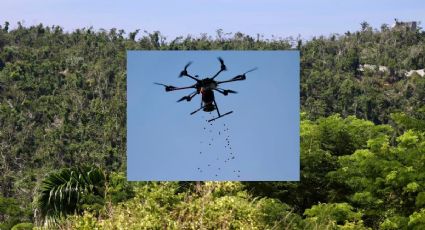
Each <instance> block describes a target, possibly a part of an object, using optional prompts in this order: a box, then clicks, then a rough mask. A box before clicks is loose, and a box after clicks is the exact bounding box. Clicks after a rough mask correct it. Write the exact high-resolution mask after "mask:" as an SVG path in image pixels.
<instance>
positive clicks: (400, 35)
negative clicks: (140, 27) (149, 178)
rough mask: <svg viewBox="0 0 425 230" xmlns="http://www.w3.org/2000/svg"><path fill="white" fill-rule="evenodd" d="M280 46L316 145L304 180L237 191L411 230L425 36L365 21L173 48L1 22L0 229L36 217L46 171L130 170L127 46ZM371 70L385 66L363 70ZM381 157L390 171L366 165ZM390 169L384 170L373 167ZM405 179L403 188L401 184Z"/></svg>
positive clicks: (189, 40) (194, 40)
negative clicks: (294, 61) (302, 34)
mask: <svg viewBox="0 0 425 230" xmlns="http://www.w3.org/2000/svg"><path fill="white" fill-rule="evenodd" d="M281 49H299V50H301V106H302V111H303V115H302V116H303V119H304V120H303V122H304V127H308V129H309V131H306V130H304V131H303V132H305V133H304V134H302V135H304V137H302V138H304V139H305V138H309V139H308V140H309V142H305V140H304V139H302V143H304V144H303V146H302V148H301V151H302V153H301V158H302V180H301V182H298V183H247V184H243V188H242V190H240V191H246V192H248V194H250V195H252V196H264V197H268V198H270V199H277V200H278V201H279V202H282V204H284V205H289V206H288V207H289V209H285V210H288V211H289V210H290V212H291V213H292V212H294V214H296V215H299V217H300V218H302V217H303V215H306V216H309V215H319V214H320V215H321V212H322V211H323V212H325V210H323V209H326V210H333V208H330V207H333V206H326V205H323V204H322V205H318V203H319V202H321V203H326V204H328V203H329V205H331V204H332V203H334V202H335V203H336V205H340V204H343V205H342V206H341V205H340V206H338V207H342V209H344V210H345V209H348V210H351V211H350V212H355V213H357V212H358V213H360V214H355V215H354V214H353V215H354V217H353V218H351V217H350V218H351V219H342V220H338V221H336V222H335V223H336V224H344V221H346V220H349V221H351V222H353V221H354V222H355V223H360V222H359V221H363V222H364V223H363V222H362V223H361V225H365V226H371V227H375V228H377V227H379V226H381V225H382V224H383V223H384V222H385V221H386V222H385V223H387V224H388V226H390V225H391V226H407V224H408V222H409V220H410V219H409V218H410V216H411V215H413V214H414V213H420V212H422V213H423V211H420V210H422V209H420V208H421V207H423V206H422V205H423V204H422V203H423V202H422V201H418V205H416V199H422V198H418V197H419V194H422V193H421V192H423V191H424V190H423V188H424V187H423V186H425V184H423V182H421V181H420V179H421V178H420V177H414V178H413V177H412V178H410V176H404V175H410V174H409V172H410V171H409V172H405V171H402V170H414V171H411V172H416V173H417V174H419V172H423V171H425V170H423V168H421V167H423V166H421V165H417V164H415V163H418V162H419V160H416V161H415V159H417V158H415V157H419V158H418V159H421V155H414V154H419V153H424V150H423V145H424V144H423V131H424V129H422V128H423V127H424V120H425V114H424V104H425V77H421V76H419V75H418V74H413V75H412V76H410V77H407V76H406V75H405V72H406V71H409V70H415V69H423V68H424V66H425V33H424V32H421V31H420V30H416V31H412V30H410V29H409V28H397V29H391V28H388V27H387V26H385V25H383V26H382V28H380V30H376V29H373V28H371V27H370V26H368V25H367V24H366V23H363V24H362V28H361V29H360V30H359V31H356V32H347V33H345V34H344V35H331V36H329V37H317V38H313V39H312V40H310V41H304V42H303V41H301V40H299V39H291V38H288V39H280V38H279V39H263V38H262V37H261V36H257V37H255V38H254V37H251V36H248V35H244V34H242V33H235V34H225V33H224V32H223V31H221V30H218V31H217V34H216V35H215V36H213V37H212V36H208V35H205V34H204V35H201V36H198V37H194V36H186V37H178V38H175V39H173V40H170V41H168V40H167V39H166V38H165V37H164V36H162V35H161V33H160V32H153V33H140V31H134V32H131V33H128V35H127V34H126V33H125V32H124V31H123V30H117V29H111V30H108V31H106V30H93V29H92V28H84V29H77V30H74V31H72V32H65V31H64V30H63V28H61V27H59V26H50V27H49V26H43V25H41V24H40V25H37V26H30V27H24V26H23V25H22V24H18V26H17V28H16V29H13V30H12V29H10V28H9V25H8V23H5V24H4V25H3V26H1V27H0V127H1V131H0V222H1V223H2V224H3V226H2V225H0V228H8V227H11V226H13V225H14V224H16V223H18V222H34V217H33V216H34V215H33V211H34V207H33V205H32V203H34V200H35V194H36V193H37V190H36V188H37V186H39V185H40V181H41V180H42V179H43V178H44V177H45V175H47V174H48V173H50V172H55V170H57V169H60V168H68V167H71V166H78V165H82V164H86V163H90V164H94V165H97V166H98V167H100V168H103V169H104V170H105V172H124V171H125V168H126V166H125V162H126V103H125V100H126V72H125V67H126V59H125V57H126V50H281ZM365 64H368V65H375V66H385V67H386V69H385V71H380V70H379V68H377V69H372V68H371V69H367V68H363V69H361V68H360V67H361V66H364V65H365ZM336 113H338V114H340V116H338V115H334V114H336ZM391 114H393V115H392V116H391ZM350 115H353V116H355V117H357V118H361V119H364V120H369V121H372V123H371V122H366V121H364V120H358V119H356V118H354V117H349V116H350ZM345 118H346V119H345ZM351 123H353V124H351ZM380 124H390V125H391V127H390V126H385V125H384V126H380ZM309 125H310V126H309ZM357 125H359V127H357ZM421 127H422V128H421ZM408 130H414V131H408ZM309 132H311V133H309ZM350 132H354V133H350ZM404 140H406V141H407V142H403V141H404ZM409 141H410V142H409ZM305 143H308V144H305ZM371 143H372V144H371ZM373 143H375V144H373ZM383 146H384V147H383ZM385 146H387V147H385ZM412 146H416V147H415V148H416V149H414V150H411V149H409V148H411V147H412ZM421 146H422V147H421ZM412 148H413V147H412ZM380 151H381V152H380ZM397 151H401V152H402V151H407V152H409V151H410V152H412V153H411V154H410V153H401V152H398V153H397V154H396V153H395V152H397ZM389 153H392V154H389ZM400 155H401V156H405V155H409V156H410V158H407V159H403V158H400ZM371 156H373V157H371ZM379 157H381V158H382V159H381V160H382V161H383V162H381V163H382V164H378V165H368V164H377V162H379V161H378V160H379V159H377V158H379ZM387 158H388V159H387ZM362 160H363V161H362ZM356 161H358V164H352V162H356ZM388 162H390V163H388ZM384 163H385V164H384ZM413 164H415V165H413ZM367 165H368V166H370V168H369V167H366V166H367ZM382 165H388V167H387V168H378V169H376V167H378V166H382ZM356 167H357V168H356ZM382 167H383V166H382ZM392 168H393V169H392ZM390 169H391V170H390ZM368 170H372V171H371V172H370V171H368ZM393 171H394V172H393ZM332 172H333V173H332ZM390 173H392V174H391V175H389V176H388V175H387V174H390ZM406 173H407V174H406ZM378 175H380V178H383V179H382V180H383V181H382V180H378V179H377V176H378ZM419 175H421V174H419ZM400 176H404V177H403V178H405V179H403V182H394V180H397V178H399V177H400ZM387 177H388V178H392V177H394V178H395V179H388V181H387ZM350 178H357V181H356V180H355V179H353V181H350ZM406 178H407V179H406ZM422 181H423V180H422ZM348 182H349V183H348ZM386 183H387V184H386ZM412 183H416V184H412ZM353 185H356V186H357V187H353ZM164 186H165V185H164ZM406 186H409V188H407V187H406ZM422 196H423V195H420V197H422ZM277 200H274V201H277ZM274 201H273V202H274ZM365 202H366V203H365ZM421 202H422V203H421ZM400 203H402V204H400ZM345 204H347V205H349V206H346V205H345ZM314 205H318V206H314ZM385 205H389V206H385ZM372 206H373V207H375V209H373V208H372ZM214 208H216V207H214ZM307 209H310V210H316V211H309V212H308V213H310V214H308V213H307V212H306V210H307ZM317 210H321V211H320V212H319V211H317ZM388 210H390V211H388ZM315 212H317V214H311V213H315ZM347 212H348V211H347ZM259 215H260V214H259ZM323 215H324V218H328V216H329V215H331V214H326V215H325V214H323ZM332 215H333V214H332ZM335 215H338V214H335ZM347 215H348V214H347ZM350 215H351V214H350ZM415 215H416V214H415ZM417 215H419V214H417ZM306 216H304V218H305V217H306ZM359 216H360V217H359ZM170 218H171V217H170ZM229 218H230V217H229ZM275 220H276V219H275ZM326 220H328V219H326ZM270 223H274V222H270ZM397 224H398V225H397ZM267 226H268V225H267ZM300 226H301V225H300Z"/></svg>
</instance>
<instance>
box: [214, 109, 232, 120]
mask: <svg viewBox="0 0 425 230" xmlns="http://www.w3.org/2000/svg"><path fill="white" fill-rule="evenodd" d="M231 113H233V111H230V112H227V113H225V114H223V115H220V116H218V117H215V118H213V119H211V120H208V122H211V121H215V120H217V119H219V118H220V117H224V116H226V115H229V114H231Z"/></svg>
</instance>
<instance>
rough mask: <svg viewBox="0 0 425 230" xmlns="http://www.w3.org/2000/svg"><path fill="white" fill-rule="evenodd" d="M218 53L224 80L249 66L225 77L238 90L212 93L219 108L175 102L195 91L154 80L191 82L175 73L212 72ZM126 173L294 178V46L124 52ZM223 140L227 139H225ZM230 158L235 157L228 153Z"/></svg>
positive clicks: (195, 101) (136, 177) (296, 157)
mask: <svg viewBox="0 0 425 230" xmlns="http://www.w3.org/2000/svg"><path fill="white" fill-rule="evenodd" d="M219 56H220V57H222V58H223V59H224V61H225V64H226V65H227V67H228V71H225V72H223V73H221V74H220V75H219V76H218V77H217V79H218V80H224V79H230V78H232V77H234V76H236V75H239V74H241V73H243V72H245V71H247V70H249V69H251V68H253V67H258V70H257V71H254V72H251V73H248V74H247V80H245V81H239V82H233V83H228V84H223V85H222V86H221V87H222V88H224V89H232V90H235V91H237V92H238V94H231V95H229V96H223V95H221V94H218V93H216V94H215V95H216V101H217V103H218V106H219V109H220V112H221V113H225V112H228V111H234V113H233V114H230V115H228V116H225V117H222V118H220V119H218V120H216V121H215V122H213V123H207V122H206V120H207V119H210V118H212V117H215V116H216V113H215V112H214V113H212V114H209V113H206V112H203V111H200V112H198V113H196V114H194V115H190V112H192V111H194V110H196V109H197V108H199V106H200V100H201V98H200V96H199V95H198V96H196V97H195V98H193V99H192V101H191V102H186V101H183V102H180V103H177V102H176V101H177V100H178V99H179V98H181V97H182V96H185V95H188V94H189V93H191V92H192V91H193V90H191V89H190V90H184V91H174V92H165V90H164V88H163V87H162V86H158V85H154V84H153V82H160V83H166V84H170V85H174V86H188V85H192V84H193V83H194V81H193V80H192V79H189V78H178V77H177V75H178V74H179V73H180V71H181V70H182V69H183V67H184V65H185V64H186V63H187V62H188V61H193V64H192V65H191V66H190V67H189V69H188V70H189V73H191V74H192V75H195V74H199V75H200V77H202V78H203V77H207V76H212V75H214V74H215V73H216V72H217V71H218V69H219V62H218V61H217V57H219ZM127 58H128V59H127V60H128V62H127V65H128V74H127V140H128V145H127V158H128V162H127V167H128V168H127V170H128V171H127V173H128V179H129V180H244V181H258V180H260V181H264V180H268V181H281V180H298V179H299V52H298V51H268V52H264V51H263V52H256V51H233V52H232V51H228V52H223V51H186V52H185V51H165V52H164V51H130V52H128V56H127ZM226 139H227V140H226ZM232 157H234V159H232Z"/></svg>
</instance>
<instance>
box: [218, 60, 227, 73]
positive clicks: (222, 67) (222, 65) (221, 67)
mask: <svg viewBox="0 0 425 230" xmlns="http://www.w3.org/2000/svg"><path fill="white" fill-rule="evenodd" d="M218 60H219V61H220V64H221V66H220V70H221V71H225V70H227V67H226V65H225V64H224V61H223V59H222V58H221V57H218Z"/></svg>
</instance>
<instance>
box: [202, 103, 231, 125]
mask: <svg viewBox="0 0 425 230" xmlns="http://www.w3.org/2000/svg"><path fill="white" fill-rule="evenodd" d="M214 105H215V108H216V109H217V114H218V117H215V118H213V119H210V120H208V122H211V121H214V120H217V119H219V118H220V117H224V116H226V115H229V114H231V113H233V111H230V112H227V113H225V114H223V115H221V114H220V110H218V105H217V102H216V101H215V99H214Z"/></svg>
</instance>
